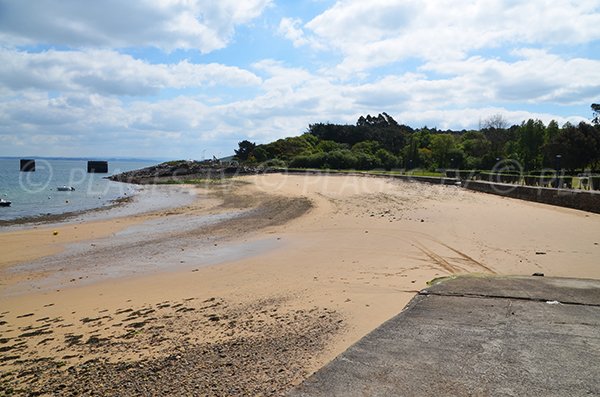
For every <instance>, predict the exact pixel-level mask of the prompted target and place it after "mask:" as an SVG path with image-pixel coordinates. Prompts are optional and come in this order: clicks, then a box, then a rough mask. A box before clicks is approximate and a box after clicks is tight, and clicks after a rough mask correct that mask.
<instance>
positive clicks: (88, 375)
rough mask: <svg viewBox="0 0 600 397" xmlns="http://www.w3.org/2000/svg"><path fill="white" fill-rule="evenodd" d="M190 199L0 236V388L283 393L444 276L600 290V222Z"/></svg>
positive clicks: (397, 186) (474, 207)
mask: <svg viewBox="0 0 600 397" xmlns="http://www.w3.org/2000/svg"><path fill="white" fill-rule="evenodd" d="M172 188H174V189H176V188H180V187H177V186H174V187H172ZM187 189H193V192H194V196H193V197H194V200H193V201H192V202H190V203H187V204H185V205H180V206H177V207H175V208H163V209H151V208H150V209H148V211H143V212H140V213H127V212H123V213H120V215H118V216H110V217H104V218H103V217H101V216H100V217H95V218H91V219H86V218H85V217H84V218H82V219H80V220H71V221H69V222H64V223H59V224H50V225H36V226H29V227H20V228H17V229H12V228H3V229H2V230H1V231H0V252H1V255H0V273H1V280H2V282H1V283H2V284H1V290H0V371H1V377H0V391H4V392H5V394H8V395H10V393H14V394H16V395H19V394H28V393H31V392H37V393H40V394H44V393H45V394H49V395H52V394H63V395H69V393H74V394H84V395H117V394H118V395H121V396H127V395H140V394H144V395H165V394H173V393H175V394H179V395H281V394H284V393H285V392H286V391H287V390H289V389H290V388H291V387H292V386H294V385H296V384H298V383H300V382H301V381H302V380H303V379H305V378H306V377H307V376H308V375H310V374H311V373H312V372H314V371H315V370H317V369H318V368H320V367H322V366H323V365H324V364H326V363H327V362H329V361H330V360H332V359H333V358H334V357H335V356H337V355H338V354H340V353H341V352H342V351H344V350H345V349H346V348H348V347H349V346H350V345H351V344H353V343H354V342H356V341H358V340H359V339H360V338H361V337H363V336H364V335H366V334H367V333H368V332H370V331H371V330H373V329H374V328H376V327H377V326H379V325H380V324H382V323H383V322H384V321H386V320H388V319H390V318H391V317H393V316H394V315H396V314H397V313H399V312H400V311H401V310H402V308H403V307H404V306H405V305H406V303H408V301H409V300H410V299H411V298H412V297H413V296H414V294H415V292H416V291H418V290H420V289H422V288H424V287H425V286H426V285H427V282H428V281H430V280H432V279H434V278H437V277H446V276H452V275H457V274H473V275H486V274H507V275H531V274H532V273H535V272H540V273H544V274H546V275H547V276H566V277H581V278H594V279H600V267H599V266H598V260H597V258H598V255H599V254H600V215H598V214H591V213H586V212H582V211H576V210H570V209H564V208H558V207H552V206H548V205H543V204H536V203H530V202H525V201H520V200H514V199H508V198H502V197H498V196H492V195H486V194H483V193H476V192H471V191H467V190H464V189H461V188H460V187H456V186H439V185H428V184H422V183H416V182H404V181H396V180H390V179H386V178H375V177H366V176H365V177H360V176H344V175H332V176H324V175H294V176H292V175H283V174H263V175H256V176H249V177H241V178H236V179H234V180H227V181H225V182H223V183H213V184H207V185H205V186H196V187H193V186H190V187H187ZM134 205H135V203H134ZM55 232H56V233H55Z"/></svg>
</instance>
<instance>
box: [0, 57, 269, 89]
mask: <svg viewBox="0 0 600 397" xmlns="http://www.w3.org/2000/svg"><path fill="white" fill-rule="evenodd" d="M260 82H261V80H260V78H259V77H257V76H256V75H255V74H253V73H251V72H249V71H247V70H243V69H240V68H237V67H233V66H225V65H220V64H192V63H190V62H188V61H185V60H184V61H181V62H179V63H176V64H150V63H147V62H144V61H142V60H139V59H135V58H133V57H131V56H130V55H126V54H120V53H118V52H116V51H110V50H88V51H54V50H50V51H45V52H41V53H28V52H22V51H15V50H6V49H0V87H2V86H3V87H4V88H5V89H9V90H14V91H18V90H27V89H37V90H48V91H60V92H64V91H71V92H88V93H99V94H105V95H130V96H137V95H151V94H157V93H158V92H159V91H160V90H161V89H165V88H175V89H180V88H190V87H201V86H212V85H222V86H248V85H258V84H260Z"/></svg>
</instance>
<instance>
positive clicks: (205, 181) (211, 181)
mask: <svg viewBox="0 0 600 397" xmlns="http://www.w3.org/2000/svg"><path fill="white" fill-rule="evenodd" d="M224 179H225V178H195V179H167V180H163V181H158V182H157V183H156V184H157V185H221V184H223V183H225V180H224Z"/></svg>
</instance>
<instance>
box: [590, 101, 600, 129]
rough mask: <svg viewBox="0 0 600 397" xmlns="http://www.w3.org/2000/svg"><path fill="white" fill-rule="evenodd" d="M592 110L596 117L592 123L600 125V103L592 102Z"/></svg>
mask: <svg viewBox="0 0 600 397" xmlns="http://www.w3.org/2000/svg"><path fill="white" fill-rule="evenodd" d="M591 107H592V112H593V115H594V118H593V119H592V123H593V124H594V125H600V103H592V106H591Z"/></svg>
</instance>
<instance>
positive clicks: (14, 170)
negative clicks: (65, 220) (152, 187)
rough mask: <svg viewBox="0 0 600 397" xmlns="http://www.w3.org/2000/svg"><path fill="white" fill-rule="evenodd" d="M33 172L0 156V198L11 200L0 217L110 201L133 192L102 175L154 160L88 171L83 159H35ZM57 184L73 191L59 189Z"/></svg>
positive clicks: (69, 209)
mask: <svg viewBox="0 0 600 397" xmlns="http://www.w3.org/2000/svg"><path fill="white" fill-rule="evenodd" d="M35 163H36V164H35V165H36V169H35V172H20V170H19V159H6V158H4V159H2V158H0V198H3V199H5V200H8V201H11V202H12V205H11V206H10V207H0V220H13V219H18V218H23V217H31V216H40V215H49V214H53V215H54V214H62V213H65V212H73V211H82V210H89V209H93V208H97V207H102V206H105V205H108V204H110V202H111V201H112V200H114V199H117V198H119V197H124V196H126V195H130V194H132V193H133V192H134V188H133V186H132V185H128V184H125V183H119V182H112V181H109V180H107V179H105V177H106V176H108V175H112V174H118V173H120V172H124V171H130V170H133V169H138V168H144V167H148V166H150V165H153V164H157V162H155V161H109V162H108V170H109V173H108V174H88V173H87V161H85V160H44V159H36V160H35ZM59 186H72V187H74V188H75V191H70V192H59V191H57V187H59Z"/></svg>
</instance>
